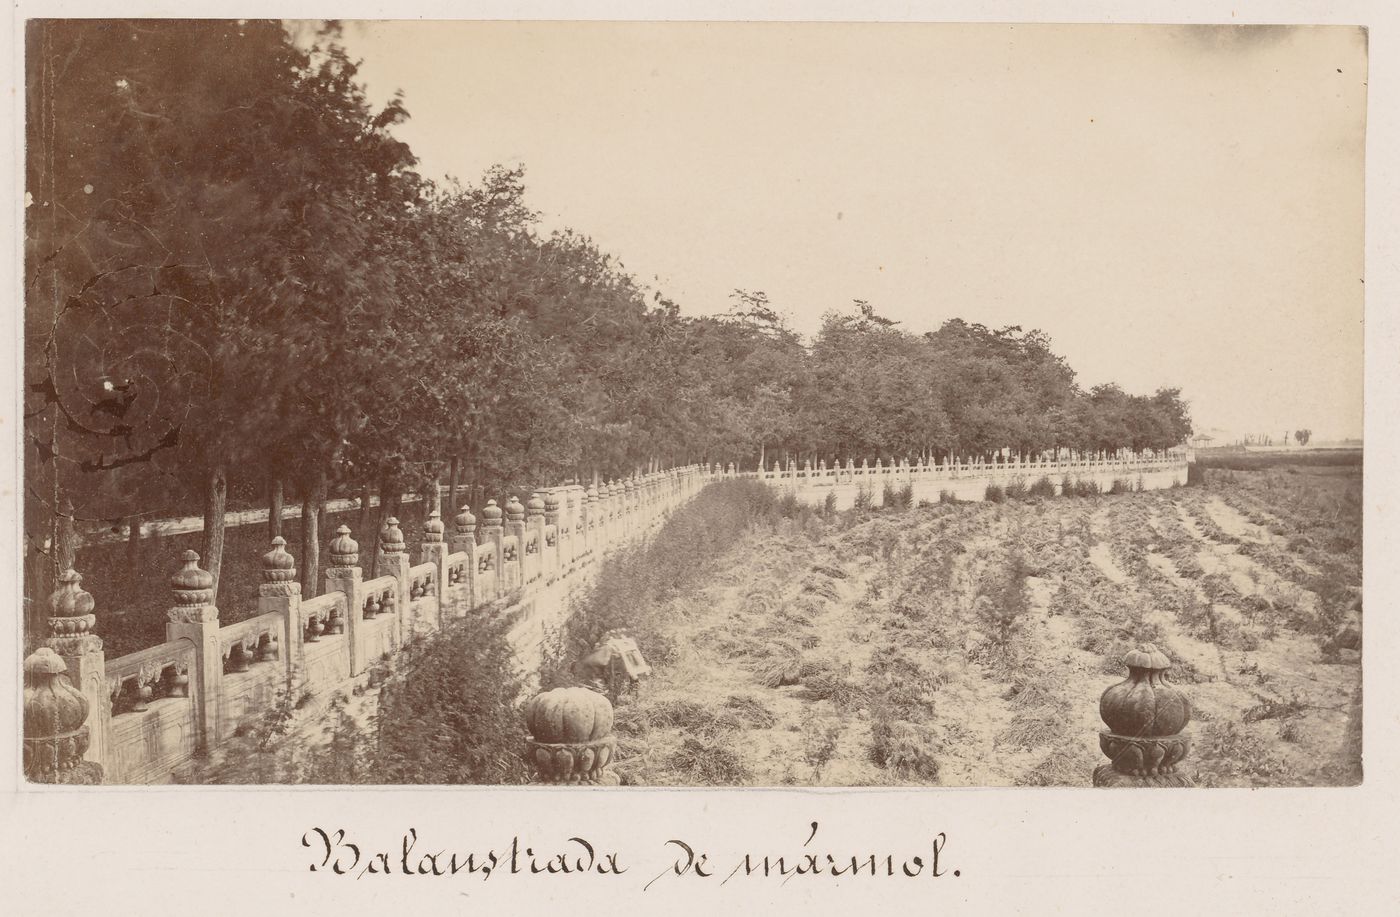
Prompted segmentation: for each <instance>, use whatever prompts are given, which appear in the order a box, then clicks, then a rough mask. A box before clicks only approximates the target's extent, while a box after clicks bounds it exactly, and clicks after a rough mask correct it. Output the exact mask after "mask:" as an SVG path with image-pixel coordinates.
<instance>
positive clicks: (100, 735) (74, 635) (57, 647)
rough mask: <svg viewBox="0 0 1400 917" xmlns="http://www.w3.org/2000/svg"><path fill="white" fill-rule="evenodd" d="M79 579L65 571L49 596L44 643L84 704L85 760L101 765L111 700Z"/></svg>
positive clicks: (89, 600) (94, 619) (90, 612)
mask: <svg viewBox="0 0 1400 917" xmlns="http://www.w3.org/2000/svg"><path fill="white" fill-rule="evenodd" d="M82 582H83V577H82V574H80V573H78V571H76V570H73V569H69V570H67V571H65V572H64V573H63V575H62V576H60V577H59V578H58V583H59V586H58V589H57V590H55V591H54V594H53V595H52V596H50V597H49V637H48V639H47V640H45V641H44V644H45V645H46V646H47V647H49V648H50V649H52V650H53V651H54V652H56V653H57V654H58V655H59V657H60V658H61V659H62V660H63V664H64V671H65V672H66V673H67V674H66V676H65V677H66V678H67V679H68V680H69V682H70V683H71V684H72V685H73V686H74V687H75V688H77V689H78V691H79V692H80V693H82V695H83V697H85V698H87V701H88V720H87V722H88V735H89V739H90V741H89V742H88V746H87V752H86V754H87V758H88V760H89V761H95V762H99V763H100V762H101V761H103V760H104V757H105V755H106V752H107V747H108V739H109V735H108V733H109V731H110V729H111V721H112V698H111V696H110V695H109V694H108V693H107V678H106V670H107V668H106V667H107V660H106V654H105V652H104V650H103V648H102V638H101V637H99V636H97V634H95V633H93V631H94V630H95V629H96V627H97V616H96V615H95V614H93V608H94V607H95V606H96V603H95V602H94V601H93V598H92V596H91V595H89V594H88V592H87V591H86V590H85V589H83V587H82Z"/></svg>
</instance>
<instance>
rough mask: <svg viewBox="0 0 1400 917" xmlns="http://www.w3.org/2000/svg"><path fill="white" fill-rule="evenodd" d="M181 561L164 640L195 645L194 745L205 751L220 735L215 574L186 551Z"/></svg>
mask: <svg viewBox="0 0 1400 917" xmlns="http://www.w3.org/2000/svg"><path fill="white" fill-rule="evenodd" d="M181 561H182V564H183V565H182V566H181V567H180V569H179V570H177V571H176V572H175V575H174V576H172V577H171V578H170V587H171V590H172V591H173V592H174V594H175V606H174V607H173V608H171V609H170V610H169V611H167V612H166V613H165V614H166V619H167V623H166V625H165V639H166V640H169V641H171V642H174V641H177V640H188V641H189V642H190V643H191V644H193V646H194V672H192V673H191V677H190V685H191V686H193V687H194V697H195V701H194V704H195V730H196V740H195V746H196V749H197V750H198V752H199V753H204V752H207V751H208V749H209V748H210V747H211V746H212V745H213V744H214V743H216V742H218V740H219V738H220V732H219V729H220V721H219V697H220V692H221V689H222V682H223V675H224V655H223V649H222V647H221V646H220V645H219V609H218V608H217V607H216V606H215V605H214V577H213V576H212V575H211V574H210V573H209V571H208V570H202V569H200V566H199V555H198V554H196V553H195V552H194V551H186V552H185V553H184V554H182V555H181Z"/></svg>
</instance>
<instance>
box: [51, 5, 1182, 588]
mask: <svg viewBox="0 0 1400 917" xmlns="http://www.w3.org/2000/svg"><path fill="white" fill-rule="evenodd" d="M27 42H28V54H27V66H28V74H27V76H28V79H27V91H28V96H27V134H26V140H27V144H28V156H27V162H26V187H27V189H28V196H27V200H26V205H27V207H26V215H25V232H26V237H25V244H26V268H25V284H26V319H25V320H26V326H25V339H26V368H25V369H26V379H25V382H26V405H25V410H26V418H25V422H26V488H27V490H26V493H27V500H26V514H27V518H26V529H27V532H28V534H29V556H30V559H31V565H30V568H29V573H30V575H31V578H32V579H34V580H37V581H36V582H34V583H33V584H32V586H31V588H30V590H29V595H30V596H31V597H33V596H43V595H46V594H47V592H48V588H49V577H51V576H52V573H53V571H54V570H55V569H56V568H58V567H60V566H64V565H66V563H67V562H69V561H70V560H71V552H72V530H73V528H74V526H73V525H71V524H69V523H70V522H72V521H76V523H77V526H76V527H77V528H82V527H83V526H84V525H91V524H93V523H97V522H104V523H109V524H110V523H113V522H116V521H118V520H123V519H136V520H139V519H141V518H143V517H158V516H166V515H172V514H184V513H188V512H191V511H193V510H194V509H195V507H197V506H199V505H200V501H201V499H202V500H203V507H204V511H205V515H206V537H205V542H204V551H203V553H204V555H205V564H206V566H207V567H208V568H209V569H210V570H211V571H213V572H214V573H215V574H216V576H217V575H218V573H219V564H220V561H221V557H222V552H223V548H222V528H223V527H222V519H223V513H224V510H225V506H226V501H232V502H233V503H235V504H239V503H242V504H248V503H262V504H264V505H265V504H266V501H267V496H266V495H267V494H268V492H269V490H270V491H271V492H272V493H274V494H277V495H279V496H278V497H277V499H280V494H281V493H282V492H283V491H282V488H283V486H284V485H285V487H286V488H287V493H288V494H289V495H290V496H291V497H292V498H295V499H300V500H301V501H302V503H303V506H304V508H305V509H306V510H307V511H308V513H309V514H314V512H315V510H316V508H317V507H319V506H320V505H321V504H322V502H323V501H324V500H325V499H326V497H327V496H328V495H330V494H337V493H339V494H351V493H356V494H358V493H365V492H368V491H370V490H378V491H380V492H384V493H391V492H392V493H397V492H400V491H401V490H402V489H407V488H414V487H418V486H423V485H426V484H427V483H428V482H429V481H432V480H437V479H439V478H441V477H442V476H443V475H444V474H449V473H450V477H451V480H452V482H453V483H454V484H455V483H456V482H457V480H458V478H459V476H460V478H461V480H462V482H463V483H470V484H474V485H478V486H485V487H489V488H492V489H493V490H494V491H495V492H499V489H500V488H504V487H512V488H519V487H524V486H529V485H535V484H538V483H539V482H541V481H551V480H563V479H566V478H570V477H573V478H578V479H590V478H591V477H592V476H593V475H595V474H596V475H602V476H604V477H613V476H618V475H622V474H628V473H631V472H633V471H635V470H640V469H644V468H647V467H658V466H662V465H670V464H682V463H685V462H690V461H719V462H730V461H733V462H737V463H739V464H741V465H744V464H747V465H748V466H749V467H752V466H753V463H754V462H755V461H757V460H763V459H771V458H772V457H774V456H775V455H776V456H777V457H780V458H784V459H787V458H798V459H801V458H813V459H818V458H826V459H828V460H830V459H835V458H837V457H842V458H844V457H847V456H856V457H858V458H859V457H863V456H869V457H874V456H875V455H882V456H885V457H886V458H888V457H890V456H910V457H913V456H918V455H928V456H932V457H943V456H948V455H953V454H960V455H977V454H981V455H990V454H991V453H993V452H995V451H999V450H1003V449H1011V450H1016V451H1020V452H1035V451H1044V450H1049V449H1054V448H1073V449H1079V450H1110V449H1119V448H1132V449H1134V450H1142V449H1161V448H1164V447H1168V446H1171V445H1174V444H1176V443H1178V442H1180V441H1181V440H1182V439H1183V438H1184V436H1186V435H1187V434H1188V433H1189V432H1190V423H1189V419H1188V416H1187V413H1186V410H1185V406H1184V404H1183V403H1182V401H1181V398H1180V394H1179V392H1178V391H1177V390H1175V389H1165V390H1163V391H1160V392H1158V393H1156V394H1155V395H1152V396H1135V395H1128V394H1126V393H1124V392H1122V391H1121V390H1119V389H1118V388H1116V387H1114V386H1100V387H1097V388H1094V389H1092V390H1090V391H1087V392H1086V391H1083V390H1081V389H1080V388H1079V387H1078V386H1077V385H1076V383H1075V379H1074V373H1073V371H1072V370H1071V369H1070V368H1069V367H1068V366H1067V365H1065V363H1064V361H1063V360H1062V359H1061V358H1060V357H1058V356H1056V355H1055V354H1054V353H1053V351H1052V350H1051V347H1050V341H1049V339H1048V338H1047V337H1046V336H1045V335H1044V334H1042V333H1040V332H1036V331H1022V330H1021V329H1019V328H1014V327H1013V328H1005V329H1000V330H997V329H989V328H986V327H983V326H981V325H976V324H968V323H966V322H963V321H960V320H957V319H953V320H950V321H947V322H945V323H944V324H943V325H942V327H940V328H939V329H938V330H936V331H932V332H929V333H927V334H914V333H910V332H906V331H903V330H901V329H899V328H897V327H895V326H894V325H893V324H892V323H891V322H889V321H888V320H887V319H884V318H881V317H880V316H879V315H877V314H876V312H875V310H874V309H873V307H871V306H870V305H869V304H868V303H864V302H857V303H856V304H854V306H853V311H852V312H850V313H849V314H835V313H833V314H831V315H829V316H828V317H827V320H826V322H825V324H824V325H823V327H822V329H821V331H820V333H819V334H818V335H817V336H816V338H815V339H814V340H812V341H803V340H801V339H800V337H799V336H798V335H797V334H795V333H794V332H793V331H792V329H791V328H790V327H789V326H788V325H787V323H786V322H785V320H784V318H783V317H782V315H781V313H780V312H779V311H778V309H777V308H776V307H775V306H774V305H773V304H771V303H770V302H769V301H768V298H767V297H766V296H765V295H764V294H763V293H761V292H747V291H736V292H735V294H734V297H733V302H732V305H731V306H730V307H729V308H728V309H727V311H719V314H715V315H712V316H706V317H694V316H683V315H681V314H680V310H679V307H678V306H677V304H675V303H673V302H671V301H669V300H667V299H666V298H665V297H664V296H663V295H662V294H661V293H660V292H657V291H653V290H649V289H647V288H645V287H643V286H642V285H640V284H639V283H638V282H637V281H636V280H635V279H634V278H633V277H632V276H630V275H629V274H628V273H627V272H626V271H625V270H624V269H623V268H622V266H621V265H620V264H619V263H618V262H617V260H616V259H614V258H613V257H612V256H610V255H608V254H607V253H605V252H602V251H600V250H599V249H598V247H597V246H596V245H595V244H594V243H593V242H592V241H591V240H590V239H588V237H587V236H584V235H580V234H578V233H575V232H572V231H561V232H555V233H552V234H548V235H546V234H543V233H541V232H539V231H538V229H537V224H536V218H535V214H534V213H533V212H532V211H531V210H530V208H529V207H528V206H527V204H526V203H525V184H524V175H523V172H522V171H521V170H519V169H507V168H503V167H496V168H493V169H491V170H489V171H488V172H487V173H486V175H484V176H483V177H482V178H481V179H480V180H479V181H478V182H477V183H475V184H460V183H457V182H455V181H448V182H445V183H435V182H432V181H429V180H427V179H426V178H424V177H423V176H422V175H420V174H419V173H418V172H417V171H416V159H415V156H414V154H413V151H412V150H411V149H409V147H408V146H407V145H405V144H404V143H402V142H401V141H399V140H397V139H396V138H395V137H394V128H395V126H396V125H397V124H399V123H401V122H402V121H403V120H404V119H406V118H407V117H408V113H407V110H406V108H405V106H404V104H402V102H401V101H400V100H399V99H397V98H395V99H394V100H393V101H392V102H391V103H390V104H388V105H387V106H385V107H384V108H382V109H376V108H374V107H373V106H371V105H370V104H369V102H368V101H367V99H366V96H365V93H364V90H363V88H362V86H361V85H360V83H359V82H358V81H357V74H356V64H355V62H354V61H352V60H351V59H350V58H349V57H348V56H347V55H346V53H345V51H344V49H343V47H342V45H341V43H340V41H339V35H338V31H337V27H336V26H334V25H333V24H330V25H327V26H325V27H324V28H322V29H321V30H320V31H319V32H317V33H315V34H305V33H303V34H300V35H298V36H296V37H294V36H292V35H291V34H290V33H289V32H288V30H287V27H286V26H284V25H283V24H282V23H278V22H258V21H239V22H233V21H193V20H190V21H179V20H141V21H121V20H100V21H81V20H67V21H58V20H46V21H34V22H31V23H30V25H29V30H28V34H27ZM697 305H699V306H700V307H701V308H702V309H703V308H705V307H706V306H709V307H710V308H711V309H713V307H714V305H715V304H697ZM717 311H718V310H717ZM449 470H450V471H449ZM70 503H71V506H72V509H71V510H69V509H67V508H66V507H67V506H68V505H69V504H70ZM320 540H323V539H321V538H320V533H318V532H317V531H316V529H315V527H313V526H308V527H307V531H306V534H305V539H304V544H303V545H302V546H301V553H302V557H301V558H300V560H301V561H302V563H301V568H302V569H303V572H304V574H306V576H307V577H308V582H309V583H312V584H314V583H315V581H316V554H315V552H316V551H317V550H318V544H319V541H320Z"/></svg>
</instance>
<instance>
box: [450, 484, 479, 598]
mask: <svg viewBox="0 0 1400 917" xmlns="http://www.w3.org/2000/svg"><path fill="white" fill-rule="evenodd" d="M452 522H453V531H452V553H454V554H457V553H461V554H465V555H467V559H466V562H465V563H464V564H463V565H462V573H461V578H460V579H459V580H458V581H457V585H459V586H464V587H466V607H465V608H463V609H462V614H466V613H467V612H468V611H470V610H471V608H472V606H473V605H476V604H477V601H478V600H477V596H476V593H477V567H476V565H477V563H478V562H479V561H478V558H479V555H480V550H479V548H478V545H477V543H476V516H474V515H472V511H471V509H470V508H469V507H468V506H467V505H466V504H463V505H462V510H461V512H459V513H458V514H457V517H456V518H455V519H453V520H452Z"/></svg>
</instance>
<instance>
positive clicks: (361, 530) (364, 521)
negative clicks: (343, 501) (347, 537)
mask: <svg viewBox="0 0 1400 917" xmlns="http://www.w3.org/2000/svg"><path fill="white" fill-rule="evenodd" d="M373 504H374V487H373V486H372V485H370V484H365V485H364V486H363V487H361V488H360V521H359V522H358V523H357V525H358V528H357V530H356V532H355V537H356V538H357V539H359V540H364V539H365V538H368V537H369V536H370V535H373V534H374V505H373Z"/></svg>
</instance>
